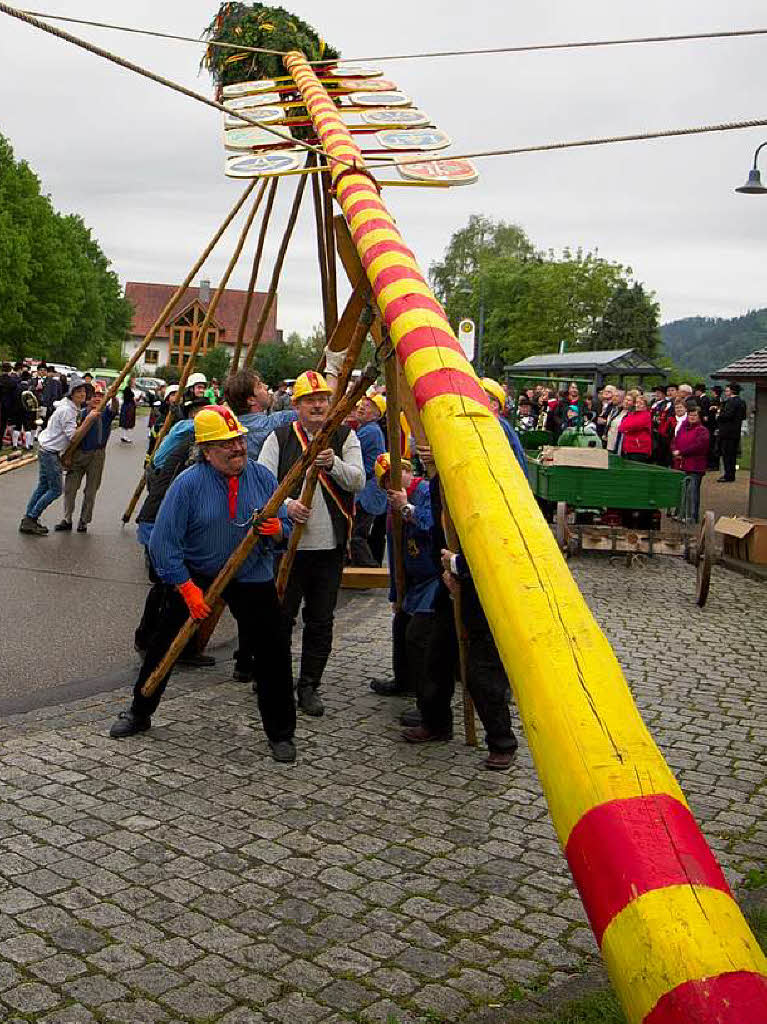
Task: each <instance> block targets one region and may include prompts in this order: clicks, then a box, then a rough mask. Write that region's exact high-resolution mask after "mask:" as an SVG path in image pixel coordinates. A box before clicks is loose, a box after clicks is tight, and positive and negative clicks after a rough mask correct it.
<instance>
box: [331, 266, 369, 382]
mask: <svg viewBox="0 0 767 1024" xmlns="http://www.w3.org/2000/svg"><path fill="white" fill-rule="evenodd" d="M366 307H367V308H368V309H369V310H370V320H369V323H368V331H370V329H371V326H372V324H373V319H374V316H375V313H374V311H373V309H372V307H371V306H370V285H369V284H368V281H367V278H363V279H362V280H361V281H358V282H357V284H356V285H355V286H354V289H353V291H352V293H351V295H350V296H349V301H348V302H347V303H346V305H345V306H344V310H343V313H341V318H340V320H339V321H338V324H337V325H336V329H335V330H334V331H333V333H332V335H331V336H330V341H329V342H328V346H327V347H328V348H329V349H330V351H331V352H343V350H344V349H345V348H347V347H348V345H349V335H350V334H351V333H352V331H353V330H354V328H355V326H356V324H357V323H358V321H359V318H360V316H362V313H363V311H364V310H365V308H366ZM324 369H325V350H324V349H323V351H322V355H321V356H320V358H319V360H318V362H317V372H318V373H322V372H323V371H324ZM352 369H354V367H352Z"/></svg>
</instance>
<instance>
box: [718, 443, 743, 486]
mask: <svg viewBox="0 0 767 1024" xmlns="http://www.w3.org/2000/svg"><path fill="white" fill-rule="evenodd" d="M739 447H740V442H739V440H738V438H737V437H720V438H719V452H720V454H721V456H722V464H723V466H724V473H723V474H722V475H723V476H725V477H726V478H727V479H728V480H734V479H735V464H736V462H737V461H738V448H739Z"/></svg>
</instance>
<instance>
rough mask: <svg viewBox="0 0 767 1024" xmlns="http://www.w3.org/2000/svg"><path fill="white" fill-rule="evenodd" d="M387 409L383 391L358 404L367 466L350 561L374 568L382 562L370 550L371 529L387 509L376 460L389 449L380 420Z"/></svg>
mask: <svg viewBox="0 0 767 1024" xmlns="http://www.w3.org/2000/svg"><path fill="white" fill-rule="evenodd" d="M385 412H386V399H385V398H384V397H383V395H377V394H373V395H369V396H367V397H365V398H363V399H361V400H360V402H359V404H358V406H357V422H358V424H359V426H358V427H357V437H358V438H359V442H360V448H361V449H362V463H363V465H364V467H365V486H364V487H363V489H362V490H361V491H360V493H359V494H358V495H357V504H356V508H355V511H354V529H353V531H352V539H351V543H350V554H351V558H350V561H351V564H352V565H356V566H364V567H366V568H374V567H376V566H378V565H379V563H378V562H377V561H376V560H375V558H374V556H373V552H372V551H371V550H370V531H371V529H372V528H373V522H374V520H375V518H376V516H380V515H381V513H382V512H385V511H386V495H385V494H384V492H383V491H382V490H381V488H380V487H379V486H378V484H377V483H376V477H375V464H376V459H377V458H378V456H379V455H383V453H384V452H385V451H386V442H385V441H384V436H383V431H382V430H381V427H380V426H379V423H378V421H379V420H380V419H381V417H382V416H383V415H384V413H385Z"/></svg>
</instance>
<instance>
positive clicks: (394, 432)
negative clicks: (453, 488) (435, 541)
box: [384, 352, 405, 611]
mask: <svg viewBox="0 0 767 1024" xmlns="http://www.w3.org/2000/svg"><path fill="white" fill-rule="evenodd" d="M394 359H395V357H394V354H393V352H392V353H390V354H389V356H388V357H387V358H386V359H385V361H384V374H385V377H386V425H387V433H388V435H389V459H390V460H391V470H390V473H389V485H390V487H391V489H392V490H393V491H399V490H400V489H401V488H402V452H401V451H400V443H399V397H398V392H397V367H396V365H395V361H394ZM391 529H392V542H393V544H394V590H395V594H396V600H395V602H394V607H395V608H396V610H397V611H400V610H401V608H402V602H403V600H404V599H405V553H404V551H403V550H402V513H401V512H399V511H397V510H395V509H392V510H391Z"/></svg>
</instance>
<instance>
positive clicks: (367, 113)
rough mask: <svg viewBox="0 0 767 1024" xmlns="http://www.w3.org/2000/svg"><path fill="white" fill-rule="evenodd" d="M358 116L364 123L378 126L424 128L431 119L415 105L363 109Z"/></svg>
mask: <svg viewBox="0 0 767 1024" xmlns="http://www.w3.org/2000/svg"><path fill="white" fill-rule="evenodd" d="M349 116H351V115H349ZM358 116H359V118H360V121H361V123H362V124H369V125H371V126H374V127H376V128H399V127H403V128H404V127H408V128H422V127H424V126H425V125H428V124H429V123H430V121H431V118H430V117H429V115H428V114H424V112H423V111H422V110H416V109H415V107H400V108H396V107H395V108H394V109H393V110H385V109H384V110H363V111H360V113H359V115H358Z"/></svg>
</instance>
